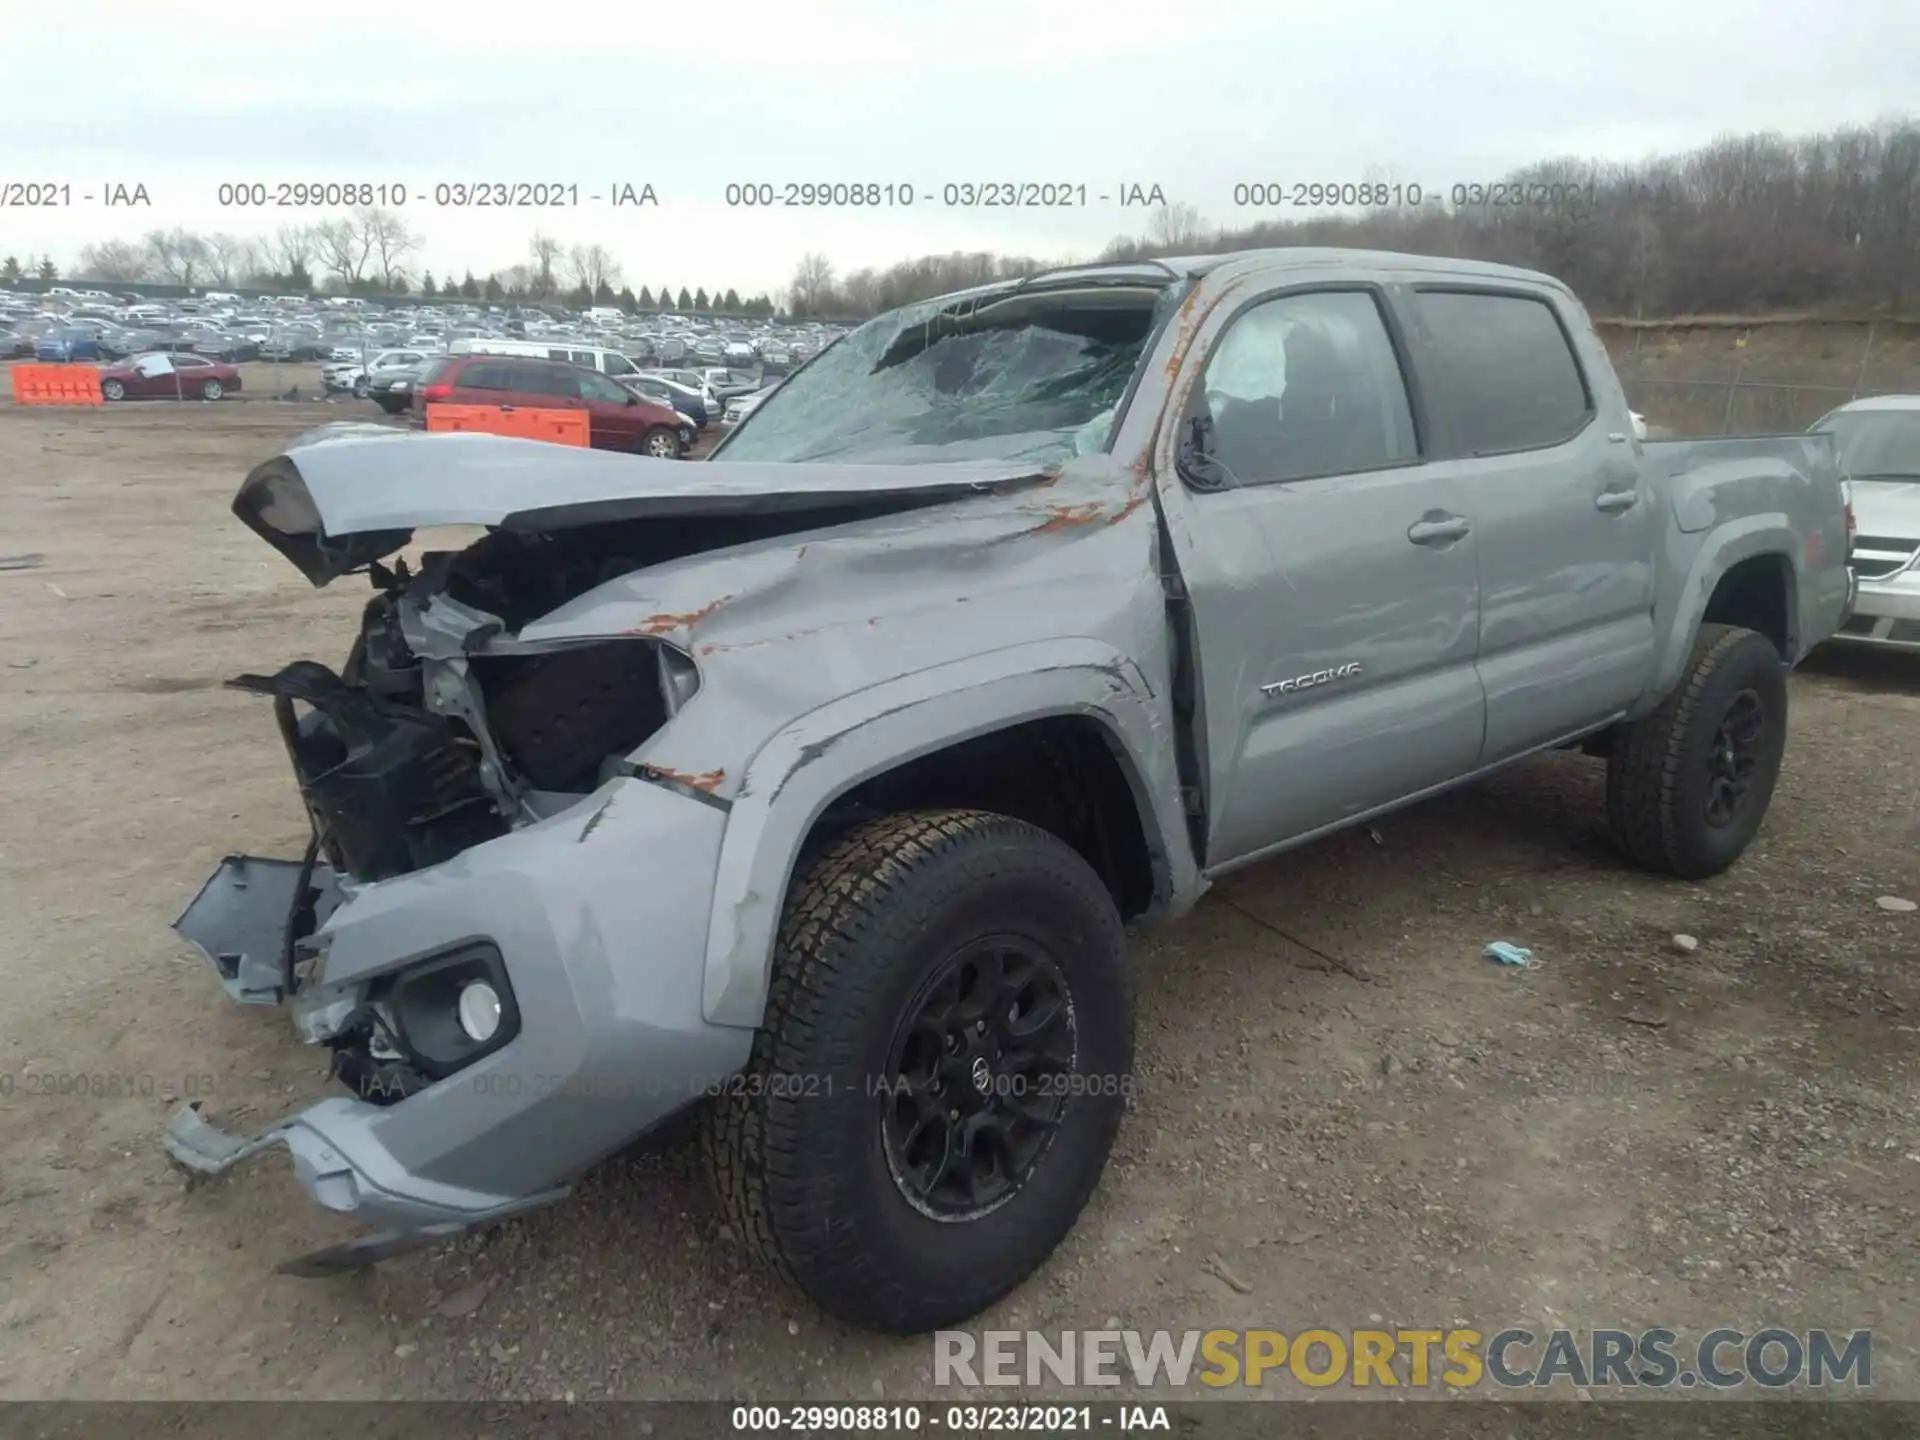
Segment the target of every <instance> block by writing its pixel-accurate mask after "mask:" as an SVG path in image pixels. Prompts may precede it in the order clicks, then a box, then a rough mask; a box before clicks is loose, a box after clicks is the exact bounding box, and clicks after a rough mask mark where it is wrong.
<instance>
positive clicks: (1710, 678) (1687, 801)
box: [1607, 625, 1787, 880]
mask: <svg viewBox="0 0 1920 1440" xmlns="http://www.w3.org/2000/svg"><path fill="white" fill-rule="evenodd" d="M1786 745H1787V670H1786V666H1785V665H1783V664H1782V663H1781V660H1780V652H1779V651H1777V650H1775V649H1774V647H1773V642H1772V641H1770V640H1768V639H1767V638H1766V636H1764V635H1760V634H1757V633H1756V632H1754V631H1752V630H1742V629H1738V628H1736V627H1734V626H1731V625H1702V626H1701V627H1700V634H1699V636H1698V637H1697V638H1696V639H1695V641H1694V646H1693V654H1692V657H1691V658H1690V659H1689V661H1688V663H1687V669H1686V671H1685V673H1684V674H1682V676H1681V677H1680V683H1679V684H1678V685H1677V686H1675V687H1674V690H1673V693H1672V694H1670V695H1668V696H1667V698H1666V699H1665V700H1663V701H1661V702H1660V706H1659V708H1658V709H1656V710H1654V711H1653V712H1652V713H1651V714H1649V715H1646V716H1644V717H1642V718H1641V719H1639V720H1635V721H1631V722H1629V723H1627V724H1624V725H1622V726H1621V727H1620V729H1619V732H1618V733H1617V734H1616V735H1615V737H1614V742H1613V746H1612V750H1611V753H1610V755H1609V757H1608V760H1607V814H1608V819H1609V820H1610V821H1611V822H1612V826H1613V831H1614V834H1615V836H1616V837H1617V838H1618V840H1619V842H1620V846H1621V848H1622V849H1624V850H1625V851H1626V852H1627V854H1628V856H1629V857H1630V858H1631V859H1632V860H1633V861H1634V863H1635V864H1637V865H1640V866H1641V867H1643V868H1644V869H1647V870H1652V871H1655V872H1657V873H1660V874H1665V875H1677V876H1680V877H1681V878H1682V879H1687V880H1699V879H1704V878H1705V877H1707V876H1709V875H1717V874H1719V873H1720V872H1721V871H1722V870H1725V869H1726V868H1727V867H1728V866H1729V865H1731V864H1733V862H1734V861H1736V860H1738V859H1739V858H1740V856H1741V855H1742V854H1743V853H1744V852H1745V850H1746V848H1747V846H1748V845H1749V844H1751V843H1752V841H1753V837H1754V835H1755V834H1756V833H1757V832H1758V831H1759V829H1760V822H1761V820H1762V819H1764V818H1765V816H1766V813H1767V805H1768V803H1769V802H1770V801H1771V800H1772V799H1773V787H1774V784H1775V782H1776V781H1777V780H1778V779H1779V778H1780V761H1781V758H1782V757H1783V756H1784V755H1785V753H1786Z"/></svg>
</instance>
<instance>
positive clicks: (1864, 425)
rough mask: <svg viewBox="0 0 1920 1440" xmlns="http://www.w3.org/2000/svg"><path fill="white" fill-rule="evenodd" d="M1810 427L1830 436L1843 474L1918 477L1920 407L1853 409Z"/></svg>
mask: <svg viewBox="0 0 1920 1440" xmlns="http://www.w3.org/2000/svg"><path fill="white" fill-rule="evenodd" d="M1814 428H1815V430H1817V431H1824V432H1826V433H1828V434H1831V435H1832V436H1833V443H1834V446H1835V448H1836V449H1838V450H1839V452H1840V469H1841V471H1842V472H1843V473H1845V474H1848V475H1852V476H1855V477H1857V478H1872V479H1875V480H1920V410H1856V411H1852V412H1849V413H1846V414H1840V415H1832V416H1829V417H1828V418H1827V419H1825V420H1822V421H1821V422H1820V423H1819V424H1818V425H1816V426H1815V427H1814Z"/></svg>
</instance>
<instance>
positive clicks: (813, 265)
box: [790, 251, 833, 315]
mask: <svg viewBox="0 0 1920 1440" xmlns="http://www.w3.org/2000/svg"><path fill="white" fill-rule="evenodd" d="M832 293H833V262H832V261H830V260H828V259H827V257H826V256H824V255H822V254H820V253H819V252H818V251H808V252H807V253H806V254H805V255H803V256H801V257H800V263H799V265H797V266H796V267H795V268H794V272H793V286H792V291H791V302H790V303H791V304H792V306H793V311H794V313H795V314H796V315H817V314H819V313H820V308H821V306H822V304H823V303H824V302H825V301H826V299H827V297H828V296H829V295H831V294H832Z"/></svg>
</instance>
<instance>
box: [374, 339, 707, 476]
mask: <svg viewBox="0 0 1920 1440" xmlns="http://www.w3.org/2000/svg"><path fill="white" fill-rule="evenodd" d="M436 404H439V405H517V406H520V407H523V408H525V409H528V410H584V411H586V412H587V436H588V443H589V444H590V445H591V446H592V447H593V448H594V449H596V450H631V451H634V452H636V453H637V454H642V455H650V456H652V457H653V458H655V459H657V460H673V459H677V458H679V456H680V455H681V454H683V453H684V452H685V449H686V445H685V443H684V441H683V439H682V429H683V426H684V425H685V423H686V422H685V421H684V420H683V419H682V418H681V417H680V416H679V415H676V414H675V413H674V412H673V411H672V410H669V409H668V408H667V407H666V406H664V405H660V404H657V403H655V402H654V401H651V400H648V399H646V398H644V397H642V396H640V395H638V394H636V393H635V392H633V391H632V390H629V389H627V388H626V387H625V386H624V385H622V384H621V383H620V382H619V381H617V380H612V379H609V378H608V377H607V376H605V375H602V374H601V373H600V372H599V371H598V370H589V369H588V368H587V367H586V366H584V365H575V364H572V363H571V362H568V361H561V360H539V359H535V358H533V357H531V356H516V355H454V356H449V357H448V358H447V359H444V360H441V361H439V362H438V363H436V364H435V365H434V366H433V368H432V369H431V370H430V371H429V372H428V373H427V375H426V377H425V378H424V379H423V380H422V382H421V383H420V384H418V385H416V386H414V387H413V396H412V410H413V415H414V418H415V420H416V421H417V422H418V423H420V424H422V425H424V424H426V411H427V407H428V406H429V405H436Z"/></svg>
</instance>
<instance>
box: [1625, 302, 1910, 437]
mask: <svg viewBox="0 0 1920 1440" xmlns="http://www.w3.org/2000/svg"><path fill="white" fill-rule="evenodd" d="M1600 330H1601V334H1602V336H1603V338H1605V340H1606V341H1607V346H1608V349H1609V351H1610V352H1611V353H1612V356H1613V361H1614V366H1615V368H1616V370H1617V371H1618V373H1619V376H1620V381H1621V384H1622V385H1623V386H1624V387H1625V389H1626V392H1627V399H1628V401H1629V402H1630V403H1631V404H1632V405H1633V408H1634V409H1635V410H1637V411H1639V412H1640V413H1641V414H1642V415H1644V416H1645V417H1646V420H1647V424H1648V427H1649V433H1650V434H1652V435H1655V436H1669V437H1673V438H1679V439H1692V438H1699V437H1704V436H1713V435H1756V434H1786V433H1794V432H1798V431H1803V430H1805V429H1806V428H1807V427H1808V426H1809V425H1811V424H1813V423H1814V421H1816V420H1818V419H1819V418H1820V417H1821V416H1822V415H1825V414H1826V413H1827V412H1828V411H1829V410H1832V409H1833V408H1834V407H1835V406H1838V405H1844V404H1846V403H1847V402H1848V401H1849V400H1855V399H1858V398H1860V397H1861V396H1863V395H1883V394H1893V393H1920V323H1916V322H1912V321H1881V322H1822V321H1813V320H1804V321H1803V320H1782V321H1766V322H1754V323H1749V324H1743V323H1740V322H1737V321H1730V322H1722V321H1714V322H1701V323H1695V324H1689V323H1686V322H1680V323H1662V322H1646V323H1638V322H1630V321H1614V322H1605V323H1602V325H1601V326H1600Z"/></svg>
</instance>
